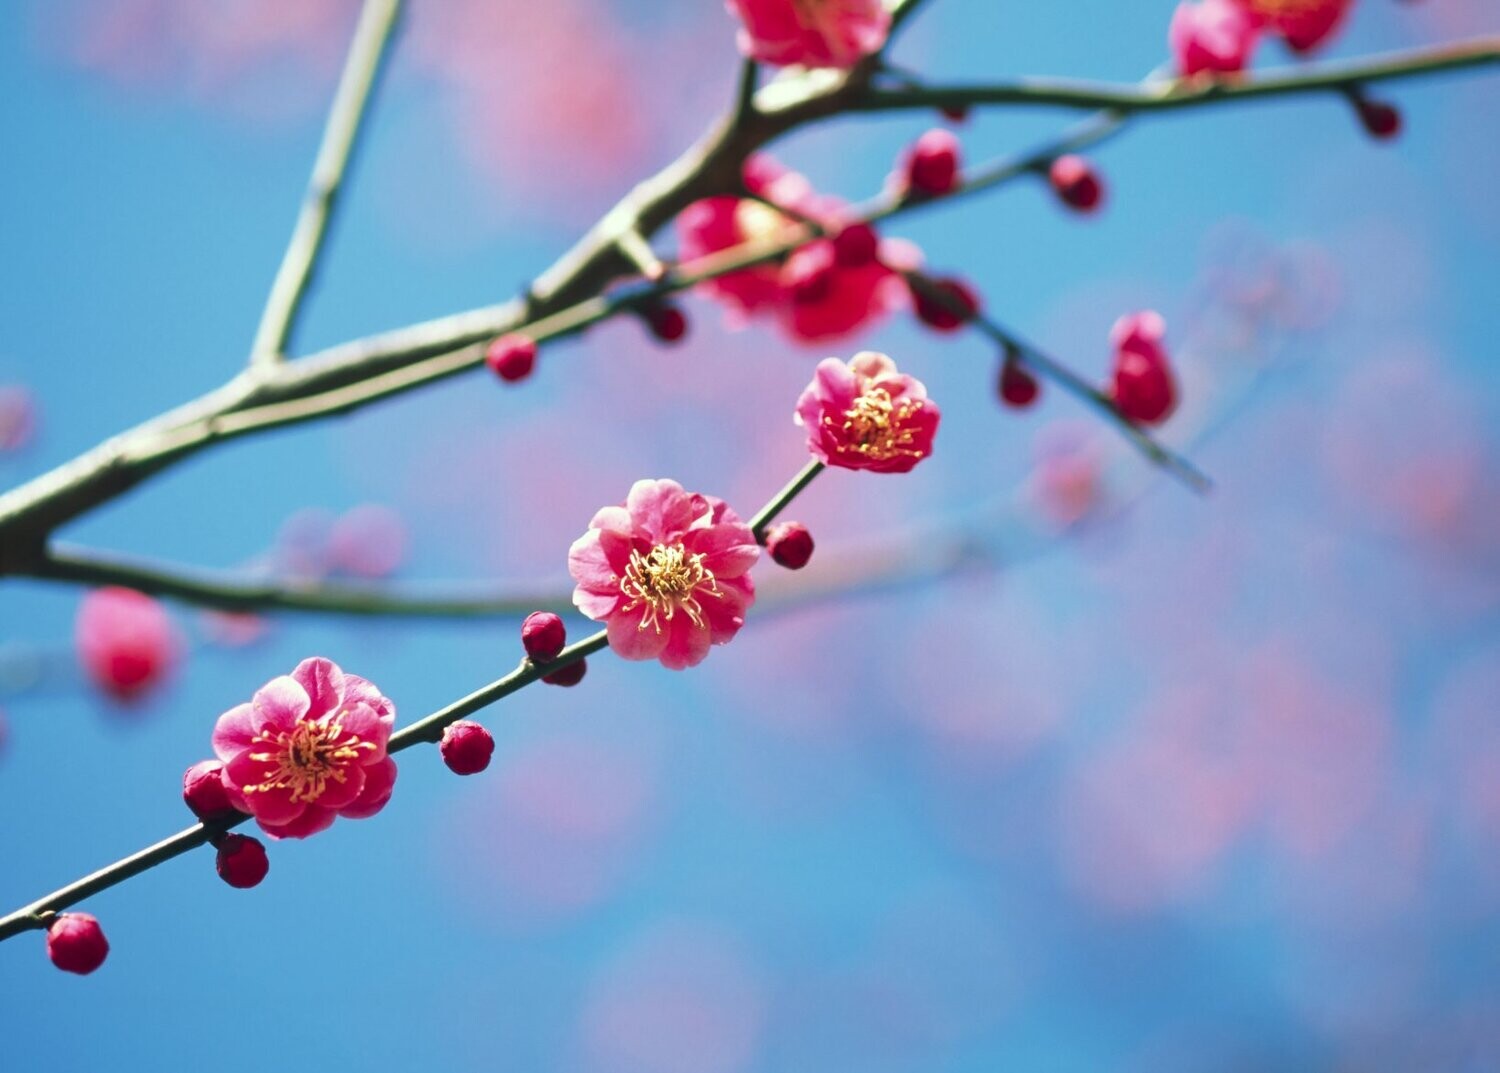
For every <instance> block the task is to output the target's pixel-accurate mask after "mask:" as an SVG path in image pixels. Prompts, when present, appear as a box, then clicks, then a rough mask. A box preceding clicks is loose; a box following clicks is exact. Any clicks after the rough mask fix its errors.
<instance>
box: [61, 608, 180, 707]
mask: <svg viewBox="0 0 1500 1073" xmlns="http://www.w3.org/2000/svg"><path fill="white" fill-rule="evenodd" d="M73 634H74V642H75V644H76V646H77V649H78V658H79V661H80V662H81V663H82V664H83V669H84V670H85V671H86V672H87V673H88V676H89V678H91V679H92V680H93V682H94V684H95V685H97V686H98V687H99V688H100V689H102V690H104V692H106V693H108V694H109V695H110V696H111V697H114V698H115V699H116V700H121V701H132V700H137V699H139V698H140V697H142V696H144V695H145V694H146V693H147V692H149V691H150V690H151V689H153V688H154V687H155V686H157V685H158V684H160V683H161V681H162V680H163V679H164V678H165V677H166V676H167V674H168V672H170V671H171V669H172V666H173V665H174V664H175V663H176V662H177V657H178V654H179V652H180V651H181V648H182V644H181V639H180V637H179V635H178V633H177V630H176V628H175V627H174V626H173V625H172V620H171V619H170V618H168V617H167V612H166V610H165V609H164V608H163V607H162V606H161V604H160V603H158V602H157V601H156V600H154V599H152V598H151V597H150V596H147V595H146V594H145V593H143V592H136V591H135V590H134V589H125V588H120V587H118V586H108V587H106V588H102V589H95V590H94V591H93V592H91V593H89V594H88V595H87V596H85V597H84V598H83V602H82V603H81V604H80V605H79V608H78V618H77V620H76V621H75V623H74V628H73Z"/></svg>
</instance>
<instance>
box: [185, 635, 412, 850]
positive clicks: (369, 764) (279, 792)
mask: <svg viewBox="0 0 1500 1073" xmlns="http://www.w3.org/2000/svg"><path fill="white" fill-rule="evenodd" d="M395 721H396V706H395V705H394V704H392V703H391V701H390V700H388V699H387V698H386V697H384V696H382V695H381V693H380V690H378V689H376V688H375V686H373V685H371V684H370V683H369V682H367V681H365V680H364V679H363V678H359V677H356V676H355V675H352V674H345V673H344V672H343V671H341V670H340V669H339V667H338V665H337V664H336V663H333V662H332V661H331V660H326V659H305V660H303V661H302V662H301V663H299V664H298V665H297V668H296V670H294V671H292V673H291V674H290V675H284V676H282V677H280V678H273V679H272V680H271V681H269V682H267V683H266V684H265V685H264V686H262V687H261V688H260V689H259V690H258V691H256V694H255V696H254V697H253V698H252V699H251V701H250V703H248V704H241V705H239V706H238V707H235V708H231V709H230V710H229V711H227V712H225V713H224V714H223V715H221V716H219V722H218V724H217V725H216V726H215V727H214V733H213V746H214V752H215V753H216V754H217V755H218V757H219V759H220V760H221V761H222V762H223V764H224V774H223V779H224V789H225V791H226V793H227V796H228V798H229V801H230V803H231V804H233V805H234V807H235V808H237V809H239V810H240V811H241V812H248V813H250V814H251V815H253V816H254V817H255V819H256V821H257V822H258V823H259V824H260V826H261V828H262V829H263V830H264V831H265V832H266V833H267V834H268V835H270V836H271V837H272V838H306V837H307V836H308V835H312V834H316V833H317V832H319V831H321V830H323V829H324V828H326V827H328V826H329V825H330V824H332V823H333V821H334V818H335V817H337V816H346V817H348V818H350V819H363V818H365V817H367V816H373V815H375V813H377V812H379V811H380V810H381V809H382V808H384V807H385V803H386V802H387V801H388V800H389V799H390V796H391V789H392V787H393V786H394V785H395V782H396V762H395V761H394V760H392V759H391V758H390V757H389V756H387V755H386V741H387V739H388V738H389V737H390V734H391V728H392V727H393V726H394V725H395Z"/></svg>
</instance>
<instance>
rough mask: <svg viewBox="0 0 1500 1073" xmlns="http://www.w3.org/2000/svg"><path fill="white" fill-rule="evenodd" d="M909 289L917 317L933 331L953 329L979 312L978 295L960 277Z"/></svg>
mask: <svg viewBox="0 0 1500 1073" xmlns="http://www.w3.org/2000/svg"><path fill="white" fill-rule="evenodd" d="M912 292H913V293H912V297H913V298H914V299H915V303H916V310H917V319H918V320H920V321H921V322H922V323H923V324H926V325H927V326H928V327H929V328H931V329H933V330H934V331H939V332H953V331H957V330H958V329H959V328H961V327H963V326H964V325H965V324H966V323H968V321H969V320H971V319H972V318H973V316H974V314H976V313H978V312H979V296H978V295H977V294H975V293H974V290H973V288H972V287H970V286H969V285H968V284H967V283H965V282H964V281H963V280H961V279H952V278H949V279H938V280H933V281H932V286H931V287H930V288H929V287H921V286H918V287H913V288H912ZM934 292H935V293H934ZM960 310H963V311H965V312H962V313H961V312H959V311H960Z"/></svg>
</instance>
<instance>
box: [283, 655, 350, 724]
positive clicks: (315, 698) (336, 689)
mask: <svg viewBox="0 0 1500 1073" xmlns="http://www.w3.org/2000/svg"><path fill="white" fill-rule="evenodd" d="M292 678H293V679H295V680H296V682H297V684H298V685H300V686H301V687H302V689H303V690H304V691H305V692H306V693H307V697H308V708H307V712H306V715H307V717H308V718H312V719H316V718H317V717H318V716H320V715H323V714H325V713H327V712H332V711H336V710H338V706H339V705H340V704H342V703H343V701H344V672H343V671H341V670H339V666H338V664H337V663H334V662H333V660H330V659H323V658H322V657H321V656H318V657H314V658H312V659H305V660H303V661H302V662H301V663H299V664H297V669H296V670H294V671H292Z"/></svg>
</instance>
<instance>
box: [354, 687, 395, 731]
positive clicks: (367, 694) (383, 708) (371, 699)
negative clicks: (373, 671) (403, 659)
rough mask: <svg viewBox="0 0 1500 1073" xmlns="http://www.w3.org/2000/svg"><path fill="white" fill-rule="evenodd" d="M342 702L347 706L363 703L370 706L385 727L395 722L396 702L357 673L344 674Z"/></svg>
mask: <svg viewBox="0 0 1500 1073" xmlns="http://www.w3.org/2000/svg"><path fill="white" fill-rule="evenodd" d="M344 703H345V704H346V705H349V706H351V707H352V706H353V705H355V704H363V705H365V706H367V707H369V708H372V709H373V710H374V711H375V713H376V714H377V715H379V716H380V718H381V719H383V720H384V721H385V725H386V726H387V727H392V726H394V725H395V723H396V702H395V701H393V700H391V699H390V698H389V697H387V696H384V695H383V694H382V693H381V692H380V690H378V689H376V688H375V686H374V685H373V684H371V683H370V682H367V681H365V680H364V679H363V678H361V677H360V676H359V675H357V674H346V675H344Z"/></svg>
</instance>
